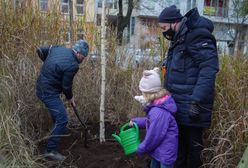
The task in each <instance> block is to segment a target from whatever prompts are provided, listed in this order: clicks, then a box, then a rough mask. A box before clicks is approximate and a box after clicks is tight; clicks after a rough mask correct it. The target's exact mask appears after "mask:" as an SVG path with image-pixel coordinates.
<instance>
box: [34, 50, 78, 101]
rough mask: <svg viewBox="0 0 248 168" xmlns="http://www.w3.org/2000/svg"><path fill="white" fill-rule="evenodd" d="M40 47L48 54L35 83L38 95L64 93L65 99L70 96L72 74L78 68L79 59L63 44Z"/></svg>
mask: <svg viewBox="0 0 248 168" xmlns="http://www.w3.org/2000/svg"><path fill="white" fill-rule="evenodd" d="M48 50H49V47H44V48H40V51H41V52H42V53H45V54H48V56H47V58H46V59H45V61H44V63H43V65H42V68H41V72H40V75H39V77H38V80H37V83H36V92H37V95H38V96H42V95H55V94H60V93H62V92H63V93H64V94H65V96H66V98H67V99H71V98H72V84H73V78H74V75H75V74H76V73H77V71H78V69H79V64H80V61H79V60H78V59H77V57H76V56H75V54H74V52H73V50H72V49H69V48H65V47H63V46H53V47H52V48H51V49H50V50H49V51H48Z"/></svg>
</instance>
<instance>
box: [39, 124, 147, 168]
mask: <svg viewBox="0 0 248 168" xmlns="http://www.w3.org/2000/svg"><path fill="white" fill-rule="evenodd" d="M98 130H99V125H91V126H90V127H89V131H88V136H87V137H88V141H87V145H88V147H87V148H85V146H84V135H83V132H84V131H83V129H82V128H71V129H69V136H66V137H62V138H61V142H60V145H59V152H61V153H62V154H63V155H65V156H67V158H66V160H65V161H63V162H54V161H47V162H45V164H46V165H47V167H73V168H74V167H75V168H147V165H148V162H149V158H148V157H147V156H142V157H138V156H137V155H136V154H133V155H129V156H126V155H124V152H123V150H122V148H121V146H120V144H119V143H118V142H117V141H115V140H114V139H113V138H112V137H111V134H112V133H115V132H116V131H118V130H119V128H116V127H114V126H111V125H110V124H106V125H105V134H106V135H105V136H106V142H105V143H102V144H100V142H99V138H98V137H99V136H98V132H99V131H98ZM143 134H144V133H143ZM45 146H46V142H42V143H40V146H39V149H40V152H41V153H42V152H44V150H45Z"/></svg>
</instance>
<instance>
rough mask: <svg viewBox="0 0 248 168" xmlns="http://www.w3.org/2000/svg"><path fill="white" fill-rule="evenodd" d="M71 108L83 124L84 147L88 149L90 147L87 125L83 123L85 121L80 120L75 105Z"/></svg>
mask: <svg viewBox="0 0 248 168" xmlns="http://www.w3.org/2000/svg"><path fill="white" fill-rule="evenodd" d="M71 106H72V108H73V111H74V113H75V114H76V116H77V118H78V120H79V122H80V123H81V125H82V126H83V128H84V147H85V148H88V145H87V133H88V128H87V125H86V124H85V123H84V122H83V120H82V119H81V118H80V116H79V113H78V110H77V108H76V107H75V106H74V105H73V104H71Z"/></svg>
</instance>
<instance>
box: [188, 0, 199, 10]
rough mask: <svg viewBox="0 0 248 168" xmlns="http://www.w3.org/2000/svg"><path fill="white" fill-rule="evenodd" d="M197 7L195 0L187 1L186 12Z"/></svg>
mask: <svg viewBox="0 0 248 168" xmlns="http://www.w3.org/2000/svg"><path fill="white" fill-rule="evenodd" d="M195 7H197V4H196V0H187V10H190V9H192V8H195Z"/></svg>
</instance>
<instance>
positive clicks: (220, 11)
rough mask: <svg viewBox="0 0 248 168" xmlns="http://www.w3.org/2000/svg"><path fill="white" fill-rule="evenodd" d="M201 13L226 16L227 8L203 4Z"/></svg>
mask: <svg viewBox="0 0 248 168" xmlns="http://www.w3.org/2000/svg"><path fill="white" fill-rule="evenodd" d="M203 14H204V15H206V16H216V17H228V8H223V7H216V6H204V9H203Z"/></svg>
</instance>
